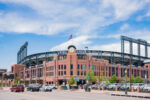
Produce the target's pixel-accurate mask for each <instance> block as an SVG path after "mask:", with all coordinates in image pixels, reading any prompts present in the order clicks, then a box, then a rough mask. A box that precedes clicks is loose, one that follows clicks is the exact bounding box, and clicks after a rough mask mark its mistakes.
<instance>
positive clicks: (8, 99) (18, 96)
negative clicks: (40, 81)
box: [0, 90, 148, 100]
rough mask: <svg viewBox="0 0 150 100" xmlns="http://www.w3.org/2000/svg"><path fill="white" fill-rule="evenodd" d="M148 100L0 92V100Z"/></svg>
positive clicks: (74, 93) (57, 92)
mask: <svg viewBox="0 0 150 100" xmlns="http://www.w3.org/2000/svg"><path fill="white" fill-rule="evenodd" d="M127 99H128V100H148V99H144V98H133V97H121V96H110V95H109V94H107V93H87V92H84V91H79V90H77V91H70V90H67V91H61V90H53V91H52V92H30V91H25V92H10V91H9V90H0V100H127Z"/></svg>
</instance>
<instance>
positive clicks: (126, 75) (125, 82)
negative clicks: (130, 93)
mask: <svg viewBox="0 0 150 100" xmlns="http://www.w3.org/2000/svg"><path fill="white" fill-rule="evenodd" d="M125 76H126V78H125V95H127V69H126V70H125Z"/></svg>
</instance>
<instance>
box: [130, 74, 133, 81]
mask: <svg viewBox="0 0 150 100" xmlns="http://www.w3.org/2000/svg"><path fill="white" fill-rule="evenodd" d="M130 83H134V76H133V75H132V76H131V80H130Z"/></svg>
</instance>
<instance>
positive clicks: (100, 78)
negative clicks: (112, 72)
mask: <svg viewBox="0 0 150 100" xmlns="http://www.w3.org/2000/svg"><path fill="white" fill-rule="evenodd" d="M98 80H99V83H100V82H102V81H104V75H103V73H102V72H101V74H100V76H99V77H98Z"/></svg>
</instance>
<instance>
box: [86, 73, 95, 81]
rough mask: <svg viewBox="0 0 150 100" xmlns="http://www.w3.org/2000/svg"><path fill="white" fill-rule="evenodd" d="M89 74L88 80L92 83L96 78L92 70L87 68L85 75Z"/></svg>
mask: <svg viewBox="0 0 150 100" xmlns="http://www.w3.org/2000/svg"><path fill="white" fill-rule="evenodd" d="M87 76H89V80H88V81H89V82H90V83H92V82H96V80H97V78H96V77H95V76H94V72H93V71H91V70H89V71H88V72H87V74H86V77H87Z"/></svg>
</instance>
